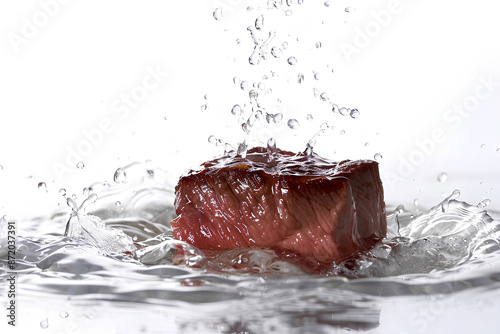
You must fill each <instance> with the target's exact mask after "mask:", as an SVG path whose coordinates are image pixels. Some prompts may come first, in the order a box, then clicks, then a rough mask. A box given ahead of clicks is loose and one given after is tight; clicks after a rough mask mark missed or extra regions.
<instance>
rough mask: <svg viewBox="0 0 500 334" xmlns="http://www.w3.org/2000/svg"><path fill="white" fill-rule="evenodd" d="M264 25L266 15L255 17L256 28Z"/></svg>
mask: <svg viewBox="0 0 500 334" xmlns="http://www.w3.org/2000/svg"><path fill="white" fill-rule="evenodd" d="M263 26H264V16H262V15H260V16H259V17H258V18H256V19H255V29H257V30H261V29H262V27H263Z"/></svg>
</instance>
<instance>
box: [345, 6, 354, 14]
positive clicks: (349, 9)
mask: <svg viewBox="0 0 500 334" xmlns="http://www.w3.org/2000/svg"><path fill="white" fill-rule="evenodd" d="M353 10H354V8H352V7H351V6H348V7H346V8H345V12H346V13H350V12H352V11H353Z"/></svg>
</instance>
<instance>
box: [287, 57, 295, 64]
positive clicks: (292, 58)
mask: <svg viewBox="0 0 500 334" xmlns="http://www.w3.org/2000/svg"><path fill="white" fill-rule="evenodd" d="M287 62H288V64H290V65H292V66H293V65H295V64H297V58H295V57H289V58H288V60H287Z"/></svg>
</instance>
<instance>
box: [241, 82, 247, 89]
mask: <svg viewBox="0 0 500 334" xmlns="http://www.w3.org/2000/svg"><path fill="white" fill-rule="evenodd" d="M240 88H241V90H245V89H247V88H248V84H247V82H246V81H242V82H241V83H240Z"/></svg>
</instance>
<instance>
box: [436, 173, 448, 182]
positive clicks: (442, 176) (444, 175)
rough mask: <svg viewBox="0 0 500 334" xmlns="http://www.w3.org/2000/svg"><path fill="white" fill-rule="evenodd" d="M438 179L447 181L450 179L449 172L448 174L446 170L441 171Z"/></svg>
mask: <svg viewBox="0 0 500 334" xmlns="http://www.w3.org/2000/svg"><path fill="white" fill-rule="evenodd" d="M437 180H438V181H439V182H441V183H444V182H446V180H448V174H446V173H445V172H442V173H439V175H438V176H437Z"/></svg>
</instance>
